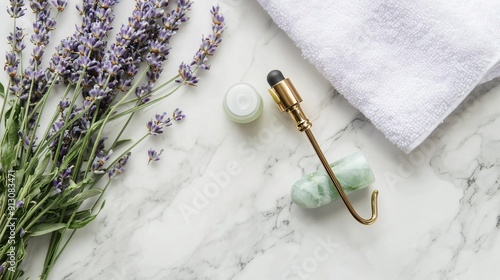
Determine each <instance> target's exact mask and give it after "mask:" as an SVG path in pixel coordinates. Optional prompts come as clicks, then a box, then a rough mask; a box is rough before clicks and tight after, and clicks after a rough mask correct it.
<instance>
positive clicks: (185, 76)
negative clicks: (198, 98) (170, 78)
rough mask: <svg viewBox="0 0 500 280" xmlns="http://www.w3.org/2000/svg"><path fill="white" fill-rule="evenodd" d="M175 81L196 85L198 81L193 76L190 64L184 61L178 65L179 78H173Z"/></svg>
mask: <svg viewBox="0 0 500 280" xmlns="http://www.w3.org/2000/svg"><path fill="white" fill-rule="evenodd" d="M175 81H176V82H177V83H181V84H185V85H190V86H196V84H197V83H198V82H199V80H198V78H196V76H194V74H193V70H192V69H191V66H189V65H187V64H185V63H184V62H183V63H181V65H179V79H176V80H175Z"/></svg>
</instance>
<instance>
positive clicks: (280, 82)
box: [267, 70, 378, 225]
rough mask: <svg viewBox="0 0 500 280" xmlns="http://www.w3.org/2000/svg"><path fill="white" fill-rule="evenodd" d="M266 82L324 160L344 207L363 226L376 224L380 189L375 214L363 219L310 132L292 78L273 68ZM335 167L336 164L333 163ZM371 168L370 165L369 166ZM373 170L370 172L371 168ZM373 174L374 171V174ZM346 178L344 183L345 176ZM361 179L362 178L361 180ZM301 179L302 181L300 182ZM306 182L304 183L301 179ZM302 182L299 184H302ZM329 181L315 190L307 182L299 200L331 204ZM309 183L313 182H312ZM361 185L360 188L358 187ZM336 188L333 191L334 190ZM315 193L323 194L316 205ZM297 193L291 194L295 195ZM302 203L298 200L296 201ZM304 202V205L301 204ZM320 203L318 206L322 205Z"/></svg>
mask: <svg viewBox="0 0 500 280" xmlns="http://www.w3.org/2000/svg"><path fill="white" fill-rule="evenodd" d="M267 82H268V83H269V86H271V88H270V89H269V93H270V94H271V97H272V98H273V100H274V102H276V104H277V105H278V108H279V109H280V111H281V112H287V113H288V114H289V115H290V117H291V118H292V119H293V121H294V122H295V125H296V128H297V130H298V131H300V132H305V133H306V135H307V138H309V141H310V142H311V145H312V146H313V148H314V150H315V152H316V154H317V155H318V157H319V160H320V161H321V164H322V165H323V167H324V168H325V171H326V174H327V175H328V177H329V179H330V182H331V183H332V185H333V186H334V187H335V189H336V191H337V193H338V196H339V197H340V198H341V199H342V201H343V202H344V204H345V206H346V207H347V209H348V210H349V212H350V213H351V215H352V216H353V217H354V219H356V220H357V221H358V222H360V223H362V224H364V225H371V224H373V223H374V222H375V221H376V220H377V217H378V205H377V197H378V191H377V190H375V191H374V192H373V193H372V198H371V208H372V216H371V217H370V218H369V219H364V218H362V217H361V216H359V214H358V213H357V212H356V210H354V207H352V205H351V202H350V201H349V199H348V198H347V195H346V193H345V192H344V190H343V188H342V185H341V184H340V182H339V180H338V179H337V177H336V176H335V174H334V171H333V170H332V168H331V167H330V165H329V164H328V161H327V160H326V158H325V155H324V154H323V151H322V150H321V148H320V147H319V145H318V142H317V141H316V138H315V137H314V134H313V133H312V131H311V127H312V123H311V122H310V121H309V119H308V118H307V117H306V116H305V114H304V112H303V111H302V108H301V107H300V102H302V98H301V97H300V95H299V93H298V91H297V90H296V89H295V87H294V86H293V84H292V82H291V81H290V79H285V77H284V76H283V74H282V73H281V71H279V70H273V71H271V72H269V74H268V75H267ZM333 165H334V167H335V163H333ZM368 168H369V167H368ZM370 172H371V171H370ZM360 177H362V176H360ZM372 177H373V174H372ZM346 178H347V177H345V178H344V180H343V181H344V183H346V182H345V179H346ZM358 180H359V179H358ZM299 182H300V181H299ZM302 183H303V182H302ZM302 183H300V184H302ZM329 185H330V184H328V187H327V186H326V185H325V184H322V185H321V186H320V187H319V188H318V186H316V190H314V187H310V189H308V188H307V187H306V185H304V188H303V190H305V191H297V192H296V199H297V200H298V198H302V199H303V201H301V203H302V204H303V205H311V206H314V205H319V206H321V205H323V204H322V203H323V201H324V202H325V204H326V203H328V202H329V201H328V200H330V201H331V200H333V199H334V195H330V193H331V192H330V191H328V192H323V190H327V189H328V190H329V188H330V186H329ZM309 186H310V185H309ZM358 188H359V187H358ZM297 189H298V190H300V187H297ZM332 191H333V190H332ZM293 192H294V189H293V188H292V193H293ZM315 192H317V195H318V196H322V198H321V199H319V200H318V202H317V203H316V204H315V202H314V201H313V200H312V197H313V195H312V194H314V193H315ZM293 196H294V195H293V194H292V197H293ZM323 196H324V197H323ZM294 201H295V200H294ZM327 201H328V202H327ZM297 204H299V203H297ZM299 205H301V204H299ZM319 206H318V207H319ZM309 208H314V207H309Z"/></svg>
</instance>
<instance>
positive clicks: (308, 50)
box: [258, 0, 500, 153]
mask: <svg viewBox="0 0 500 280" xmlns="http://www.w3.org/2000/svg"><path fill="white" fill-rule="evenodd" d="M258 1H259V2H260V4H261V5H262V7H264V9H265V10H266V11H267V12H268V13H269V14H270V15H271V17H272V18H273V20H274V21H275V22H276V23H277V24H278V26H279V27H280V28H282V29H283V30H284V31H285V32H286V33H287V34H288V36H289V37H290V38H292V40H293V41H294V42H295V43H296V45H297V46H298V47H299V48H300V49H301V50H302V53H303V55H304V57H305V58H307V59H308V60H310V61H311V62H312V63H313V64H314V65H315V66H316V67H317V69H318V70H319V71H320V72H321V73H322V74H323V75H324V76H325V77H326V78H327V79H328V80H329V81H330V82H331V83H332V85H333V86H334V87H335V88H336V89H337V90H338V91H339V92H340V93H341V94H342V95H344V96H345V97H346V98H347V100H349V102H350V103H351V104H352V105H353V106H355V107H356V108H358V109H359V110H360V111H361V112H362V113H363V114H364V115H365V116H366V117H367V118H368V119H370V120H371V121H372V122H373V124H374V125H375V126H376V127H377V128H378V129H380V130H381V131H382V132H383V133H384V134H385V136H386V137H387V138H388V139H389V140H390V141H391V142H393V143H394V144H396V145H397V146H398V147H399V148H401V149H402V150H403V151H405V152H407V153H409V152H410V151H411V150H413V149H414V148H416V147H417V146H418V145H419V144H420V143H421V142H422V141H423V140H425V138H427V136H429V134H430V133H431V132H432V131H433V130H434V129H435V128H436V127H437V126H438V125H439V124H440V123H441V122H443V120H444V118H445V117H446V116H447V115H448V114H450V113H451V112H452V111H453V110H454V109H455V108H456V107H457V106H458V105H459V104H460V102H462V100H463V99H464V98H465V97H466V96H467V94H469V93H470V92H471V91H472V89H473V88H474V87H475V86H477V85H478V84H479V83H481V82H485V81H487V80H489V79H492V78H494V77H496V76H498V75H500V72H499V69H500V67H498V66H499V65H500V64H499V65H497V63H500V1H499V0H455V1H449V0H414V1H401V0H393V1H390V0H388V1H382V0H309V1H304V0H258Z"/></svg>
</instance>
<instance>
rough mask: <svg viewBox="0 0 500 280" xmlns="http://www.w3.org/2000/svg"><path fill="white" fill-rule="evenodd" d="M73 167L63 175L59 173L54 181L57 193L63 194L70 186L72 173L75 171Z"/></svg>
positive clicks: (65, 170) (67, 169)
mask: <svg viewBox="0 0 500 280" xmlns="http://www.w3.org/2000/svg"><path fill="white" fill-rule="evenodd" d="M73 167H74V166H73V165H72V166H70V167H68V168H66V169H64V171H63V172H62V173H59V174H58V175H57V177H56V178H55V179H54V181H52V185H53V186H54V189H55V191H56V193H58V194H59V193H61V192H63V191H64V190H65V189H66V188H67V187H68V186H69V182H70V179H71V172H72V171H73Z"/></svg>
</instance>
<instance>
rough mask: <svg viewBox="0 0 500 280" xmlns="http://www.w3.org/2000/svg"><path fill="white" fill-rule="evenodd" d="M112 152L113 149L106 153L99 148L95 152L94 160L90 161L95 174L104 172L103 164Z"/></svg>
mask: <svg viewBox="0 0 500 280" xmlns="http://www.w3.org/2000/svg"><path fill="white" fill-rule="evenodd" d="M112 153H113V150H109V152H108V154H104V152H103V151H102V150H101V151H99V152H98V153H97V155H96V157H95V158H94V161H93V162H92V171H93V172H94V173H95V174H103V173H105V172H106V168H104V164H106V161H108V160H109V156H110V155H111V154H112Z"/></svg>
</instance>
